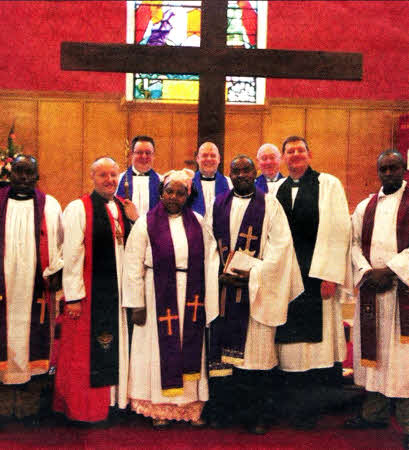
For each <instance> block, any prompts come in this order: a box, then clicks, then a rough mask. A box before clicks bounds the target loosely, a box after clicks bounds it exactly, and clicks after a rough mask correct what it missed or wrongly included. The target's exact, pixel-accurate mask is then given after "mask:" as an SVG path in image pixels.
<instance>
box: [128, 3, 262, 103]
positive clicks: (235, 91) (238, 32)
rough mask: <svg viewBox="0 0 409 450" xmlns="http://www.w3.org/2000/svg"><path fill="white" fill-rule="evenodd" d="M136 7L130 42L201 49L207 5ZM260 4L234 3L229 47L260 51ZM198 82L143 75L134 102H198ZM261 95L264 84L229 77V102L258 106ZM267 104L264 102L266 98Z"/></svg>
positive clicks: (135, 82) (185, 77)
mask: <svg viewBox="0 0 409 450" xmlns="http://www.w3.org/2000/svg"><path fill="white" fill-rule="evenodd" d="M133 3H134V4H133V8H134V11H133V14H134V16H133V17H132V22H134V28H133V35H132V37H131V39H129V37H128V38H127V39H128V42H136V43H139V44H141V45H179V46H191V47H197V46H200V13H201V11H200V8H201V1H197V0H186V1H166V0H164V1H157V0H135V1H134V2H133ZM259 4H260V1H256V0H253V1H229V2H228V11H227V20H228V26H227V45H229V46H236V47H245V48H257V46H258V45H257V41H258V36H257V29H258V11H259ZM264 13H266V8H264ZM128 23H129V17H128ZM128 31H129V30H128ZM264 33H265V30H264ZM128 36H129V33H128ZM198 80H199V77H198V76H197V75H177V74H173V75H172V74H167V75H158V74H142V73H137V74H134V75H133V78H132V84H133V97H134V98H135V99H147V100H164V101H182V102H197V100H198V97H199V82H198ZM257 90H259V83H258V81H257V80H256V78H253V77H246V78H242V77H226V100H227V101H228V102H232V103H256V102H257V101H259V97H260V95H257ZM259 94H260V92H259ZM261 98H262V99H263V96H261ZM262 101H263V100H262Z"/></svg>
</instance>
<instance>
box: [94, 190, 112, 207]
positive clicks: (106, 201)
mask: <svg viewBox="0 0 409 450" xmlns="http://www.w3.org/2000/svg"><path fill="white" fill-rule="evenodd" d="M94 192H95V194H96V195H98V197H99V198H100V199H101V200H102V201H103V202H104V203H107V204H108V203H109V202H113V201H114V199H113V198H111V199H110V200H108V199H107V198H105V197H103V196H102V195H101V194H99V193H98V192H97V191H95V190H94Z"/></svg>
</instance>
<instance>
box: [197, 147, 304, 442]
mask: <svg viewBox="0 0 409 450" xmlns="http://www.w3.org/2000/svg"><path fill="white" fill-rule="evenodd" d="M230 177H231V180H232V183H233V189H232V190H231V191H228V192H226V193H224V194H222V195H219V196H218V197H216V200H215V202H214V207H213V217H208V220H209V225H210V226H209V232H210V233H211V234H212V236H211V239H209V241H211V248H210V250H209V256H208V266H207V277H206V301H207V303H206V308H207V309H206V315H207V321H208V323H210V330H209V357H208V360H209V376H210V377H211V380H210V381H211V382H210V401H209V405H208V416H209V422H210V426H212V427H219V426H223V425H226V424H228V416H232V415H233V414H236V415H237V417H236V418H235V419H236V420H237V421H239V422H240V423H244V424H245V425H246V426H247V427H248V430H249V431H250V432H253V433H257V434H264V433H265V432H266V431H267V430H268V425H269V423H268V422H269V420H270V419H271V417H269V415H271V411H269V409H270V408H271V405H270V406H269V405H268V403H267V401H266V400H267V398H269V397H270V398H271V396H273V392H272V391H273V386H274V385H276V384H277V380H276V379H275V372H276V370H274V368H275V367H276V366H277V364H278V359H277V353H276V346H275V344H274V337H275V332H276V327H277V326H278V325H282V324H283V323H285V321H286V317H287V307H288V303H289V301H290V300H292V299H293V298H295V297H296V296H297V295H298V294H300V293H301V292H302V289H303V288H302V282H301V276H300V272H299V268H298V265H297V261H296V257H295V253H294V248H293V243H292V238H291V232H290V230H289V227H288V223H287V219H286V217H285V214H284V211H283V209H282V207H281V205H280V204H279V202H278V201H277V200H276V199H275V198H274V197H271V196H265V194H264V192H262V191H260V190H259V189H256V187H255V184H254V180H255V178H256V169H255V166H254V163H253V161H252V160H251V159H250V158H249V157H247V156H245V155H239V156H236V157H235V158H234V159H233V161H232V162H231V166H230ZM267 197H268V198H267ZM231 252H235V253H236V255H235V256H237V257H238V259H239V261H240V259H242V258H244V259H245V260H246V261H248V263H247V264H248V266H247V268H245V269H243V266H241V267H242V269H240V270H239V269H238V268H237V266H235V264H237V263H234V260H232V262H231V264H230V265H229V263H228V260H229V257H230V253H231ZM240 257H241V258H240ZM227 266H228V267H229V268H230V269H231V273H228V272H226V270H227V269H228V267H227ZM244 267H246V266H244ZM229 272H230V271H229ZM217 276H218V278H219V286H217V284H216V283H214V280H215V279H216V277H217Z"/></svg>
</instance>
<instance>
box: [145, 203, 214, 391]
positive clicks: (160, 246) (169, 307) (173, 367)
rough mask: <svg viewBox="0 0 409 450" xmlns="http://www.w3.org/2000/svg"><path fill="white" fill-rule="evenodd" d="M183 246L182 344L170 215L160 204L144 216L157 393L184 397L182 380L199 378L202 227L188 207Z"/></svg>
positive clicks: (202, 314) (202, 316)
mask: <svg viewBox="0 0 409 450" xmlns="http://www.w3.org/2000/svg"><path fill="white" fill-rule="evenodd" d="M182 220H183V225H184V228H185V232H186V238H187V243H188V266H187V281H186V302H185V312H184V322H183V342H182V345H181V339H180V326H179V312H178V301H177V288H176V271H177V269H176V262H175V251H174V246H173V241H172V236H171V233H170V226H169V215H168V213H167V211H166V209H165V207H164V206H163V204H162V202H160V203H158V204H157V205H156V206H155V208H153V209H152V210H150V211H149V212H148V214H147V226H148V235H149V240H150V243H151V248H152V261H153V277H154V284H155V297H156V317H157V327H158V337H159V353H160V369H161V383H162V395H164V396H166V397H175V396H179V395H182V394H183V381H184V380H199V379H200V369H201V361H202V347H203V334H204V327H205V322H206V319H205V310H204V244H203V233H202V227H201V225H200V223H199V221H198V220H197V218H196V216H195V214H194V213H193V211H192V210H191V209H190V208H186V207H185V208H184V209H183V212H182Z"/></svg>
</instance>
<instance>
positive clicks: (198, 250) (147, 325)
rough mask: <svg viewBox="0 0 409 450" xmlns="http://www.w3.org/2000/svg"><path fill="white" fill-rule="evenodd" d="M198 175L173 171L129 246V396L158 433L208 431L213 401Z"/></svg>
mask: <svg viewBox="0 0 409 450" xmlns="http://www.w3.org/2000/svg"><path fill="white" fill-rule="evenodd" d="M192 177H193V172H192V171H189V170H187V169H184V170H182V171H171V172H170V173H168V174H166V175H165V176H164V181H163V183H162V184H161V186H160V195H161V197H160V202H159V203H158V205H157V206H156V207H155V208H153V209H152V210H150V211H149V212H148V213H147V214H146V215H145V216H141V217H140V218H139V219H138V221H137V222H136V223H135V225H134V227H133V229H132V231H131V233H130V235H129V239H128V242H127V246H126V252H125V263H124V284H123V306H125V307H128V308H132V321H133V323H134V324H135V326H134V330H133V338H132V347H131V358H130V368H129V391H128V396H129V398H130V401H131V406H132V409H133V410H135V411H136V412H137V413H139V414H143V415H144V416H146V417H151V418H152V420H153V425H154V426H155V427H158V428H160V427H164V426H167V425H168V424H169V420H184V421H190V422H191V423H192V424H193V425H201V421H200V416H201V412H202V409H203V406H204V402H205V401H207V400H208V385H207V376H206V372H205V365H204V349H203V347H204V340H203V335H204V327H205V309H204V243H203V233H202V225H201V221H202V218H201V216H200V215H197V214H196V213H194V212H193V211H192V210H191V208H190V203H191V201H192V194H191V184H192Z"/></svg>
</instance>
